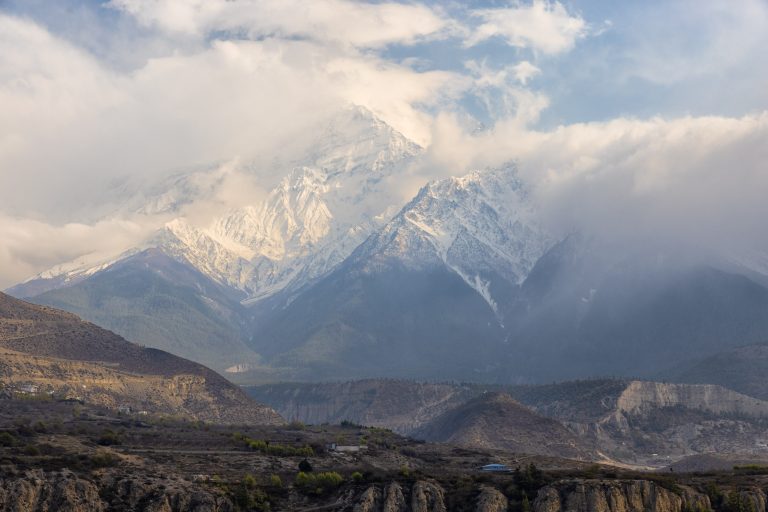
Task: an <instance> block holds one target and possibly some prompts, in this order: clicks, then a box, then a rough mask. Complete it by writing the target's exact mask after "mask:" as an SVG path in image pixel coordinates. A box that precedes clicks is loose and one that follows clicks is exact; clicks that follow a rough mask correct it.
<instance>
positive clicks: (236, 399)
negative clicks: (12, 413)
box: [0, 293, 282, 424]
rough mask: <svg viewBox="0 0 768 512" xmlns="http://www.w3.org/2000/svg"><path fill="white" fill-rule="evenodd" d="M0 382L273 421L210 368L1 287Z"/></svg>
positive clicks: (164, 409) (137, 405)
mask: <svg viewBox="0 0 768 512" xmlns="http://www.w3.org/2000/svg"><path fill="white" fill-rule="evenodd" d="M0 353H1V355H0V381H2V383H3V384H4V385H5V386H6V387H9V389H11V390H13V389H16V388H18V387H19V386H22V385H24V384H28V385H35V386H37V389H38V391H36V392H39V393H43V394H46V395H50V396H55V397H65V398H66V397H70V398H72V397H77V398H81V399H83V400H85V401H90V402H93V403H97V404H100V405H107V406H110V407H117V406H118V405H127V406H130V407H132V408H133V409H143V410H147V411H149V412H160V413H165V414H175V415H181V416H188V417H192V418H195V419H201V420H207V421H217V422H254V423H269V424H272V423H279V422H281V421H282V419H281V418H280V416H279V415H278V414H277V413H276V412H275V411H274V410H272V409H271V408H269V407H265V406H263V405H261V404H258V403H257V402H255V401H254V400H252V399H250V398H249V397H247V396H246V395H245V393H243V392H242V391H241V390H240V388H238V387H237V386H235V385H234V384H232V383H230V382H229V381H227V380H226V379H224V378H223V377H221V376H220V375H218V374H217V373H216V372H214V371H212V370H210V369H209V368H206V367H205V366H202V365H200V364H197V363H194V362H192V361H188V360H186V359H182V358H180V357H177V356H174V355H172V354H169V353H167V352H164V351H162V350H157V349H150V348H145V347H142V346H140V345H136V344H134V343H131V342H128V341H126V340H125V339H123V338H121V337H120V336H118V335H116V334H114V333H113V332H111V331H107V330H106V329H102V328H101V327H98V326H96V325H94V324H91V323H89V322H85V321H83V320H81V319H80V318H78V317H77V316H76V315H73V314H71V313H67V312H64V311H60V310H57V309H54V308H49V307H45V306H38V305H35V304H30V303H27V302H24V301H21V300H18V299H14V298H12V297H10V296H8V295H6V294H3V293H0Z"/></svg>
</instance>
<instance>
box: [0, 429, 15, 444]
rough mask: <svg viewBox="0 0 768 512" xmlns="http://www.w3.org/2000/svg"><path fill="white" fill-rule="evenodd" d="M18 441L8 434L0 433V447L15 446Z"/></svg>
mask: <svg viewBox="0 0 768 512" xmlns="http://www.w3.org/2000/svg"><path fill="white" fill-rule="evenodd" d="M17 444H19V440H18V439H16V436H14V435H13V434H11V433H10V432H0V446H16V445H17Z"/></svg>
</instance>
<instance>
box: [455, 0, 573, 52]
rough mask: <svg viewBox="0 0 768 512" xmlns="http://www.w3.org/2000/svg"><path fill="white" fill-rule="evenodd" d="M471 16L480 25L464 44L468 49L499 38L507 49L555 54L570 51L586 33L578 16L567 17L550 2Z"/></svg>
mask: <svg viewBox="0 0 768 512" xmlns="http://www.w3.org/2000/svg"><path fill="white" fill-rule="evenodd" d="M471 14H472V16H474V17H475V18H478V19H480V20H481V24H480V25H479V26H478V27H477V28H475V29H474V30H473V31H472V33H471V34H470V36H469V37H468V38H467V40H466V41H465V44H466V45H467V46H474V45H477V44H478V43H481V42H483V41H486V40H488V39H490V38H493V37H500V38H503V39H504V40H505V41H506V42H507V44H509V45H510V46H517V47H520V48H531V49H533V50H535V51H537V52H541V53H543V54H558V53H563V52H566V51H568V50H570V49H572V48H573V46H574V45H575V44H576V41H577V40H578V39H579V38H582V37H584V36H585V35H586V33H587V23H586V22H585V21H584V20H583V19H582V18H581V17H580V16H578V15H572V14H570V13H569V12H568V10H567V9H566V8H565V7H564V6H563V4H561V3H560V2H551V1H549V0H534V1H533V2H532V3H530V4H524V3H517V4H514V5H512V6H510V7H504V8H498V9H478V10H475V11H472V12H471Z"/></svg>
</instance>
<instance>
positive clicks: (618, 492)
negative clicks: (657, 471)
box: [533, 480, 712, 512]
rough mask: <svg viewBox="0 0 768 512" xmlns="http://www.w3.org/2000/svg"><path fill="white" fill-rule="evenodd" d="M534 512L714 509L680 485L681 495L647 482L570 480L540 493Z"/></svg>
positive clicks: (651, 511)
mask: <svg viewBox="0 0 768 512" xmlns="http://www.w3.org/2000/svg"><path fill="white" fill-rule="evenodd" d="M533 510H534V511H535V512H561V511H563V512H565V511H568V512H680V511H681V510H712V506H711V504H710V502H709V498H708V497H707V496H706V495H703V494H700V493H697V492H696V491H694V490H693V489H690V488H687V487H682V486H679V491H678V492H673V491H671V490H669V489H666V488H664V487H661V486H659V485H658V484H656V483H654V482H649V481H644V480H629V481H600V480H570V481H563V482H558V483H556V484H553V485H550V486H547V487H544V488H543V489H541V490H540V491H539V494H538V496H537V497H536V500H535V501H534V503H533Z"/></svg>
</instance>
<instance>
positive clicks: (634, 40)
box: [0, 0, 768, 287]
mask: <svg viewBox="0 0 768 512" xmlns="http://www.w3.org/2000/svg"><path fill="white" fill-rule="evenodd" d="M66 2H69V4H71V5H72V6H75V7H77V9H79V11H78V12H80V13H81V14H82V13H83V12H85V13H86V14H87V15H80V16H78V17H76V18H72V19H62V20H56V19H51V18H50V17H47V15H46V11H45V6H43V7H42V8H40V7H38V8H37V9H35V7H34V6H35V5H38V3H36V2H20V1H16V0H9V3H8V6H6V7H0V112H3V115H2V116H0V240H2V243H0V287H5V286H8V285H11V284H13V283H15V282H18V281H20V280H22V279H24V278H26V277H29V276H30V275H31V274H34V273H36V272H39V271H42V270H45V269H46V268H48V267H50V266H52V265H54V264H57V263H60V262H62V261H64V260H67V259H73V258H76V257H79V256H82V255H84V254H92V255H100V254H107V253H110V252H114V251H116V250H119V249H120V248H124V247H128V246H130V245H132V244H134V243H136V241H137V240H140V239H142V237H145V236H146V235H147V233H149V232H151V231H152V230H153V229H155V228H156V227H157V226H158V225H160V224H161V223H162V222H163V221H164V220H165V218H164V217H163V216H162V215H148V214H143V215H134V214H129V213H126V210H125V209H124V208H123V209H121V207H120V205H121V202H122V203H124V202H125V200H126V197H140V196H141V193H142V191H143V190H145V189H146V188H147V187H150V188H151V187H158V186H163V185H162V184H164V183H167V180H168V179H169V178H168V176H172V175H173V174H174V173H179V172H191V170H194V169H200V168H208V167H211V166H215V165H219V164H220V163H222V162H240V163H241V164H242V163H245V162H268V161H272V160H273V159H281V160H283V161H286V162H287V161H290V158H291V155H292V154H294V153H295V152H297V151H298V150H299V149H300V148H301V147H303V145H306V144H308V143H310V141H311V140H312V138H313V136H314V134H315V131H316V128H317V126H318V125H319V124H320V123H322V121H323V119H325V118H326V117H327V116H329V115H331V114H333V113H334V112H336V111H337V110H338V109H340V108H342V107H344V106H345V105H348V104H350V103H353V104H359V105H363V106H365V107H367V108H369V109H370V110H372V111H373V112H374V113H376V114H377V115H378V116H380V117H381V118H382V119H383V120H384V121H386V122H388V123H389V124H391V125H392V126H394V127H395V128H396V129H398V130H400V131H401V132H402V133H404V134H405V135H406V136H408V137H410V138H412V139H413V140H415V141H416V142H418V143H420V144H422V145H423V146H425V147H426V156H425V158H424V160H423V162H421V164H420V166H419V167H418V168H416V169H415V170H414V174H413V179H412V180H411V181H412V183H405V184H400V185H401V186H402V188H403V190H404V199H405V198H407V195H408V194H410V193H412V192H413V191H414V190H415V189H416V188H418V187H419V186H420V185H422V184H423V183H424V182H425V181H426V180H429V179H434V178H437V177H442V176H447V175H458V174H463V173H465V172H466V171H467V170H468V169H471V168H474V167H482V166H485V165H497V164H499V163H501V162H505V161H509V160H515V161H517V162H518V165H519V167H520V170H521V173H523V175H524V176H525V178H526V179H527V180H528V181H529V182H530V183H532V184H533V185H534V187H535V190H536V193H537V196H538V197H539V198H540V200H541V202H542V204H543V205H544V206H545V209H544V211H545V213H546V215H547V222H548V224H549V226H550V228H551V229H552V230H553V231H556V232H567V231H569V230H573V229H588V230H591V231H594V232H598V233H603V234H605V236H610V237H613V238H615V239H621V240H624V239H626V240H648V239H651V238H656V239H673V240H682V241H684V242H685V243H686V244H687V245H690V246H697V247H706V248H707V249H708V250H709V249H711V250H722V249H727V248H737V249H738V250H741V248H744V250H752V249H754V248H758V249H760V250H764V249H765V248H766V247H767V246H768V243H766V242H767V240H766V235H765V234H764V233H763V231H764V229H763V228H762V226H761V222H760V220H761V218H764V217H765V215H766V214H768V211H767V210H768V208H766V206H765V203H766V202H765V201H764V200H763V198H762V197H761V191H764V190H768V178H766V177H767V176H768V170H766V168H765V162H766V161H768V159H766V157H767V156H768V154H766V151H767V150H766V148H768V144H766V142H768V128H766V124H767V123H768V121H767V120H766V114H765V110H766V108H768V87H766V84H768V72H765V70H762V68H760V67H759V66H755V62H754V59H755V56H756V55H759V52H758V50H759V49H760V48H762V47H764V45H765V44H768V30H766V27H768V6H766V5H765V4H764V3H763V2H761V1H760V0H745V2H743V3H740V5H739V6H738V7H736V6H734V5H733V4H732V3H730V2H725V1H720V0H713V1H712V2H708V3H707V5H706V6H702V5H701V4H700V3H696V2H690V1H683V2H679V3H675V5H670V4H669V3H667V2H650V3H649V4H647V6H646V7H644V8H643V9H642V10H641V11H638V9H639V8H638V7H637V6H626V7H621V8H619V7H616V6H612V7H605V6H604V5H603V6H599V5H598V4H599V3H597V4H596V3H594V2H589V1H586V0H585V1H583V2H576V4H575V6H574V5H572V4H571V3H567V4H566V3H561V2H556V1H544V0H532V1H520V2H510V3H508V4H506V5H499V4H498V3H494V4H493V5H484V4H482V3H477V4H472V5H470V6H464V5H460V4H444V5H443V4H439V3H437V4H428V3H418V2H409V3H401V2H375V3H373V2H372V3H367V2H358V1H347V0H319V1H316V2H308V3H307V2H297V1H292V0H282V1H277V0H236V1H226V0H206V1H203V0H112V1H110V2H108V3H107V4H98V5H96V6H94V4H92V3H89V2H85V0H82V1H81V0H66ZM694 4H695V5H694ZM596 5H597V6H596ZM694 7H695V8H694ZM77 9H72V11H75V10H77ZM601 9H603V10H604V11H605V12H603V10H601ZM622 9H624V10H622ZM63 12H65V11H62V13H63ZM61 16H62V17H65V14H61ZM630 18H631V19H632V20H633V23H628V21H627V20H628V19H630ZM57 23H58V24H57ZM110 23H112V24H113V25H112V26H115V27H118V28H119V30H117V29H116V30H115V31H114V34H111V33H110V31H109V30H105V29H104V27H105V26H111V25H109V24H110ZM679 23H681V24H682V26H684V27H685V29H684V30H682V31H677V30H676V29H673V28H674V27H677V26H678V24H679ZM97 25H98V26H97ZM63 26H66V29H64V28H62V27H63ZM73 26H74V27H75V28H76V30H73V29H72V27H73ZM75 33H76V34H75ZM89 35H90V36H91V37H90V38H89V37H88V36H89ZM94 48H98V49H99V51H96V50H95V49H94ZM756 52H758V53H756ZM126 55H130V58H129V59H127V58H125V56H126ZM750 63H751V64H750ZM694 85H695V86H694ZM730 90H734V91H738V94H737V97H732V95H731V94H729V92H728V91H730ZM590 91H597V92H595V93H592V92H590ZM579 94H580V96H579ZM591 95H592V96H591ZM638 98H640V99H642V101H640V100H639V99H638ZM610 101H616V102H618V104H619V105H621V109H622V110H620V111H619V112H618V113H616V112H615V110H616V109H615V108H614V110H613V111H610V110H606V108H607V107H606V105H605V103H607V102H610ZM722 105H726V106H727V111H721V110H718V109H720V108H721V106H722ZM686 109H688V110H695V112H694V113H691V112H690V111H686ZM606 112H613V113H611V115H606ZM648 112H651V113H650V115H648ZM574 113H576V114H574ZM574 115H577V119H576V120H569V121H567V122H562V121H558V119H560V118H562V117H569V116H570V117H573V116H574ZM553 120H554V121H553ZM481 123H482V128H481V129H478V126H479V125H481ZM227 165H230V164H227ZM232 165H235V164H232ZM236 165H240V164H236ZM262 178H263V179H264V183H259V182H248V183H240V182H238V181H237V179H238V178H231V181H230V182H229V183H230V185H227V186H223V187H221V188H220V191H221V192H220V193H219V195H217V196H216V197H209V198H205V200H204V201H202V200H201V202H200V207H199V208H198V209H197V210H194V211H192V210H190V211H187V212H186V213H187V214H188V215H190V216H199V217H200V218H204V217H205V215H206V214H207V213H208V212H212V211H217V210H218V209H221V208H225V207H226V205H227V204H230V203H231V204H233V205H234V204H243V203H247V202H248V201H249V200H250V199H251V198H253V199H254V200H255V199H257V198H258V197H260V194H263V190H264V188H267V187H268V186H269V181H270V180H269V177H263V176H262ZM228 179H230V178H228Z"/></svg>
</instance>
